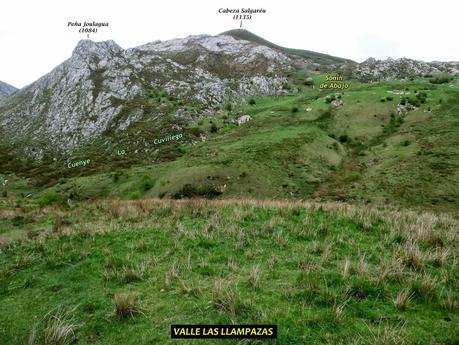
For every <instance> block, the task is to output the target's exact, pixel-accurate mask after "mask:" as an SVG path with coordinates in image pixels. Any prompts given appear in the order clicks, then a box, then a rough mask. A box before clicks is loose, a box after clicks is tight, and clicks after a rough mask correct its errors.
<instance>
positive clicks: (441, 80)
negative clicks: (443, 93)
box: [429, 73, 454, 84]
mask: <svg viewBox="0 0 459 345" xmlns="http://www.w3.org/2000/svg"><path fill="white" fill-rule="evenodd" d="M453 79H454V78H453V77H452V76H451V75H449V74H447V73H444V74H438V75H436V76H435V77H433V78H431V79H429V81H430V83H431V84H445V83H448V82H450V81H451V80H453Z"/></svg>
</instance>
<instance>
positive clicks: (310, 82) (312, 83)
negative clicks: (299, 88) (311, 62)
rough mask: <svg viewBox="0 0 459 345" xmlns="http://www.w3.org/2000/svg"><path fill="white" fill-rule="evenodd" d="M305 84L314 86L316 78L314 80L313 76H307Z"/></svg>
mask: <svg viewBox="0 0 459 345" xmlns="http://www.w3.org/2000/svg"><path fill="white" fill-rule="evenodd" d="M303 84H304V85H306V86H312V85H314V80H312V78H310V77H309V78H306V80H305V81H304V82H303Z"/></svg>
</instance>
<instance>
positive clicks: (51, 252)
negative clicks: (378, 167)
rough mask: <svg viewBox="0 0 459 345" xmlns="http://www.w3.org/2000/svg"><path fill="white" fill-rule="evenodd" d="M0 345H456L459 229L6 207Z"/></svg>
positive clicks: (174, 207)
mask: <svg viewBox="0 0 459 345" xmlns="http://www.w3.org/2000/svg"><path fill="white" fill-rule="evenodd" d="M0 211H1V213H0V243H1V247H0V248H1V249H0V261H1V263H2V264H1V266H0V306H1V308H0V325H1V327H0V344H8V345H14V344H29V345H33V344H49V345H51V344H72V343H77V344H123V345H128V344H136V345H140V344H209V343H212V342H210V341H206V340H193V341H186V340H181V341H173V340H171V339H170V336H169V327H170V324H172V323H183V324H196V323H198V324H207V323H211V324H229V323H238V324H254V323H255V324H256V323H260V324H262V323H265V324H266V323H268V324H269V323H274V324H277V325H278V327H279V331H278V339H277V340H276V341H254V340H252V341H238V340H222V341H218V343H221V344H258V343H260V344H261V343H265V342H266V343H268V342H270V343H275V344H295V345H296V344H458V343H459V316H458V313H459V289H458V282H459V267H458V265H457V259H458V249H459V243H458V222H457V220H455V219H454V218H453V217H451V216H450V215H445V214H443V215H442V214H439V215H435V214H433V213H428V212H418V211H416V212H415V211H409V210H398V209H395V208H393V209H392V208H377V207H376V206H369V205H365V206H363V205H349V204H346V203H336V202H328V203H313V202H299V201H297V202H294V201H265V202H264V201H254V200H250V199H242V200H213V201H211V200H201V199H193V200H168V199H163V200H159V199H145V200H134V201H111V200H106V201H95V202H88V203H85V204H80V203H74V204H72V205H71V206H67V207H65V208H62V207H58V206H47V207H43V208H38V207H31V208H28V207H22V208H3V209H1V210H0Z"/></svg>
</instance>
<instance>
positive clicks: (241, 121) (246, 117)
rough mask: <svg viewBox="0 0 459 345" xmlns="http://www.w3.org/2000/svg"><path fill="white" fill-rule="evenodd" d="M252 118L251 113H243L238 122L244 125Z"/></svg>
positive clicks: (239, 124)
mask: <svg viewBox="0 0 459 345" xmlns="http://www.w3.org/2000/svg"><path fill="white" fill-rule="evenodd" d="M251 120H252V116H250V115H242V116H241V117H238V118H237V119H236V123H237V125H238V126H241V125H243V124H245V123H247V122H249V121H251Z"/></svg>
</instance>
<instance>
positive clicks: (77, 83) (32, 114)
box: [0, 34, 313, 159]
mask: <svg viewBox="0 0 459 345" xmlns="http://www.w3.org/2000/svg"><path fill="white" fill-rule="evenodd" d="M295 64H298V59H297V58H293V57H292V56H290V55H289V54H286V53H283V52H280V51H279V50H276V49H272V48H269V47H267V46H264V45H261V44H257V43H254V42H249V41H245V40H240V39H235V38H234V37H232V36H229V35H223V34H222V35H217V36H208V35H199V36H189V37H186V38H182V39H173V40H169V41H164V42H162V41H155V42H152V43H148V44H145V45H142V46H140V47H136V48H131V49H122V48H121V47H120V46H119V45H117V44H116V43H115V42H114V41H105V42H93V41H91V40H82V41H80V42H79V43H78V45H77V46H76V48H75V49H74V51H73V54H72V56H71V57H70V58H69V59H68V60H66V61H65V62H63V63H62V64H61V65H59V66H57V67H56V68H54V70H52V71H51V72H50V73H48V74H47V75H45V76H43V77H42V78H40V79H39V80H37V81H36V82H34V83H33V84H31V85H29V86H27V87H25V88H24V89H21V90H20V91H19V92H17V93H15V94H14V95H13V96H12V97H9V98H8V99H7V100H5V101H4V102H3V103H2V105H1V106H0V125H1V129H2V134H3V135H2V137H3V138H8V139H7V140H8V142H9V143H15V144H17V145H16V146H17V147H22V148H23V151H24V152H25V153H26V154H27V156H28V157H29V158H30V157H32V158H35V159H40V158H42V157H43V155H44V153H45V152H46V151H47V150H57V151H61V152H66V151H71V150H72V149H74V148H76V147H77V146H79V145H80V144H82V143H87V142H90V141H91V140H93V139H94V138H96V137H98V136H100V135H101V134H103V133H107V132H111V133H113V132H115V133H116V132H119V131H123V130H125V129H127V128H128V127H129V126H130V125H131V124H132V123H135V122H137V121H140V120H153V119H158V118H161V117H162V116H166V115H168V116H169V115H170V114H171V113H172V115H173V116H176V117H181V118H184V119H186V118H194V117H197V116H198V117H199V116H206V115H209V114H210V113H211V112H212V111H214V110H215V109H217V108H218V107H220V106H222V104H225V103H227V102H228V103H231V102H235V101H237V99H238V98H239V97H242V96H250V95H272V94H279V93H282V92H283V85H284V83H285V81H286V75H287V74H288V73H289V71H291V70H292V69H294V67H295ZM302 64H303V65H308V61H307V60H306V59H304V60H303V61H302ZM310 66H311V67H313V64H312V63H311V64H310ZM159 91H160V92H161V93H163V96H166V97H167V98H168V99H169V100H172V101H173V103H174V104H173V106H172V107H170V106H169V107H168V106H164V104H158V105H157V106H156V105H155V106H151V104H150V105H149V106H147V105H146V104H144V103H142V102H141V99H142V98H143V97H144V96H145V94H146V93H148V92H150V95H151V93H155V92H159Z"/></svg>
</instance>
